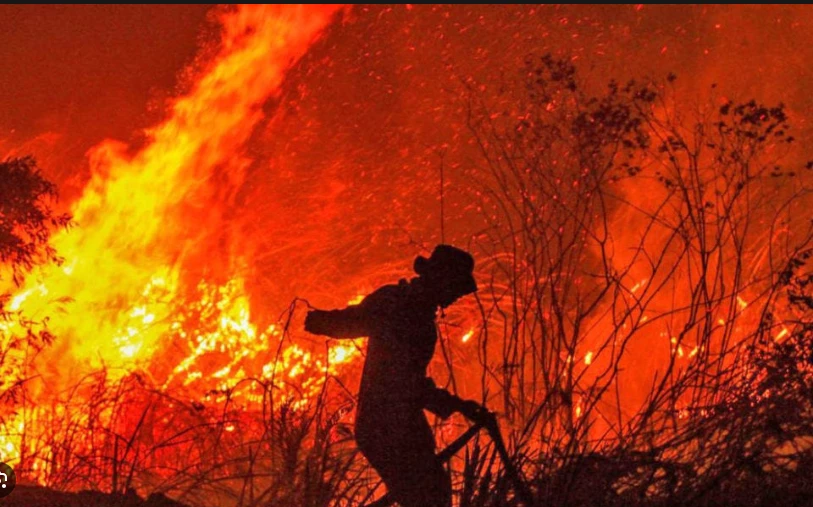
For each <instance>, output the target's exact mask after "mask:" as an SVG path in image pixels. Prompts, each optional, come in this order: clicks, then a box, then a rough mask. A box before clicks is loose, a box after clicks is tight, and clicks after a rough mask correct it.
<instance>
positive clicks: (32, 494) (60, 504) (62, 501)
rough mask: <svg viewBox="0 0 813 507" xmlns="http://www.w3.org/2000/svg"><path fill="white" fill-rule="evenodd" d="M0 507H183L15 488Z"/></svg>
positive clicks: (129, 497) (157, 498) (164, 501)
mask: <svg viewBox="0 0 813 507" xmlns="http://www.w3.org/2000/svg"><path fill="white" fill-rule="evenodd" d="M0 505H2V506H3V507H91V506H93V507H186V506H185V505H184V504H182V503H178V502H175V501H173V500H170V499H169V498H167V497H165V496H163V495H151V496H150V497H149V498H147V499H146V500H145V499H143V498H141V497H139V496H138V495H136V494H135V493H131V494H125V495H121V494H118V495H108V494H105V493H98V492H94V491H82V492H80V493H64V492H61V491H53V490H51V489H47V488H41V487H38V486H17V487H16V488H14V492H13V493H11V495H9V496H7V497H6V498H0Z"/></svg>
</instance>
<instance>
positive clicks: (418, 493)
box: [356, 409, 452, 507]
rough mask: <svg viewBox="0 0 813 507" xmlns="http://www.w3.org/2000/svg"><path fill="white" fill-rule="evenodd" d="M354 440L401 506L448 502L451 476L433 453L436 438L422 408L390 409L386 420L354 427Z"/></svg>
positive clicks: (436, 505)
mask: <svg viewBox="0 0 813 507" xmlns="http://www.w3.org/2000/svg"><path fill="white" fill-rule="evenodd" d="M356 439H357V441H358V445H359V449H360V450H361V452H362V454H364V456H365V457H366V458H367V460H368V461H369V462H370V464H371V465H372V466H373V468H375V469H376V471H377V472H378V474H379V475H380V476H381V479H382V480H383V481H384V484H386V486H387V490H388V491H390V493H392V495H393V497H394V499H395V500H396V501H397V502H398V503H399V504H400V505H401V506H402V507H449V506H450V505H451V502H452V488H451V479H450V477H449V474H448V473H447V472H446V470H445V468H444V467H443V463H442V462H441V461H440V460H439V459H438V458H437V456H436V455H435V439H434V436H433V435H432V429H431V427H430V426H429V423H428V422H427V421H426V416H424V414H423V411H422V410H420V409H417V410H416V409H410V410H398V411H394V412H393V411H390V412H388V413H387V418H386V423H385V422H384V421H380V424H374V425H365V427H364V428H357V434H356Z"/></svg>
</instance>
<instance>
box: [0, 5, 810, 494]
mask: <svg viewBox="0 0 813 507" xmlns="http://www.w3.org/2000/svg"><path fill="white" fill-rule="evenodd" d="M640 8H643V7H642V6H639V7H635V8H634V9H636V10H637V11H639V10H640ZM357 9H358V10H361V11H363V12H358V10H357V11H354V10H351V9H342V8H339V7H302V6H285V7H268V6H242V7H238V8H230V9H218V10H216V11H215V13H214V14H213V16H214V17H215V18H214V19H215V22H216V24H217V25H218V26H219V27H220V28H219V32H218V37H219V40H218V41H217V43H216V44H214V45H212V46H211V47H208V46H207V49H206V50H205V51H203V52H202V55H201V57H200V58H199V59H198V61H196V62H195V64H194V66H193V68H192V70H190V71H189V73H188V75H187V76H186V78H185V79H186V80H187V82H188V84H187V85H186V88H185V89H184V92H183V93H181V94H180V95H179V96H178V97H177V98H176V99H174V100H173V101H172V102H171V105H170V107H168V109H167V112H166V115H165V117H164V119H163V120H162V121H161V122H159V123H157V124H156V125H155V126H153V127H151V128H150V129H148V130H147V131H146V132H145V133H144V139H142V140H141V141H140V142H138V143H134V144H133V145H127V144H124V143H120V142H114V141H105V142H103V143H101V144H98V145H96V146H95V147H94V148H93V149H92V151H91V152H90V153H89V156H88V160H89V165H90V175H89V178H88V179H87V181H86V182H85V183H84V184H83V186H82V190H81V192H80V195H79V196H78V197H76V198H75V199H72V201H71V202H70V203H69V204H68V206H65V205H62V204H60V203H57V202H55V201H54V200H53V199H52V198H53V197H54V196H55V195H56V187H55V186H54V185H53V184H52V183H50V182H49V181H48V180H47V179H46V178H44V177H43V176H42V175H41V173H40V172H39V169H38V167H37V164H36V162H35V161H34V160H33V159H32V158H29V157H21V156H18V151H15V150H10V151H9V152H8V153H9V155H8V156H7V157H6V156H5V155H4V159H3V160H4V161H3V162H2V164H1V165H0V176H2V180H0V261H2V262H3V265H4V271H3V272H2V277H1V278H0V281H2V283H3V284H4V290H3V294H4V295H3V297H2V298H1V299H0V312H1V317H2V319H1V320H0V358H2V363H0V371H2V372H3V375H2V378H0V401H2V405H0V409H2V417H0V460H2V461H4V462H7V463H10V464H12V465H13V466H15V468H16V470H17V475H18V482H29V483H34V484H39V485H43V486H47V487H50V488H54V489H59V490H68V491H75V490H82V489H92V490H95V491H102V492H112V493H121V494H124V493H126V492H127V491H129V490H131V489H132V490H135V491H136V492H138V493H139V494H141V495H142V496H147V495H149V494H151V493H161V494H166V495H167V496H169V497H172V498H176V499H178V500H179V501H182V502H184V503H185V504H187V505H191V506H202V507H203V506H206V507H209V506H212V507H214V506H231V505H239V506H260V505H302V506H306V505H308V506H321V505H363V504H366V503H368V502H371V501H373V500H375V499H376V498H379V497H380V496H381V495H382V493H383V491H382V489H383V488H380V487H377V484H378V480H377V477H376V476H375V475H374V473H373V472H371V470H370V469H369V466H368V465H367V464H366V463H365V462H364V460H363V459H362V458H361V456H360V455H359V454H358V452H357V450H356V448H355V444H354V441H353V438H352V437H353V435H352V422H353V418H354V415H355V392H356V390H357V387H356V386H357V382H358V377H359V375H360V365H361V363H362V360H363V357H364V355H365V347H366V344H365V340H364V338H363V337H359V339H357V340H349V341H330V340H329V341H321V340H319V339H317V338H316V337H313V336H310V335H307V334H306V333H304V331H303V319H304V314H305V312H306V310H307V309H308V308H309V307H310V302H309V301H306V300H303V299H300V298H299V297H296V296H302V295H304V294H316V296H315V297H314V301H313V303H314V304H316V303H319V304H320V305H331V304H332V305H334V306H339V305H344V304H348V303H350V304H355V303H358V302H360V301H361V300H362V298H363V297H364V295H365V294H366V293H367V292H369V291H370V290H371V289H372V288H373V287H375V286H377V285H378V284H379V283H383V282H392V281H394V280H396V279H397V278H399V277H404V276H411V275H409V273H408V271H407V270H406V269H405V268H406V267H407V266H409V264H408V262H409V261H405V259H409V258H411V257H412V256H414V255H415V254H416V253H420V252H422V251H423V252H426V251H428V250H429V249H431V247H432V246H433V244H434V243H436V242H439V240H441V239H447V240H449V239H451V240H453V242H455V243H457V244H460V245H465V246H466V247H467V248H468V249H469V251H471V252H472V253H473V254H474V256H475V258H476V259H477V272H476V277H477V280H478V284H479V286H480V291H479V292H478V293H477V295H476V297H470V298H469V299H468V300H464V301H461V302H460V303H459V304H457V305H456V306H455V307H452V308H450V310H449V312H448V314H446V315H441V316H439V325H438V329H439V332H440V337H441V339H440V341H439V343H438V350H437V351H436V354H435V361H434V362H433V364H432V366H431V368H432V371H433V373H434V375H433V376H434V378H435V379H436V380H437V381H438V384H439V385H440V384H444V386H445V387H447V388H448V389H449V390H451V391H454V392H456V393H459V394H461V396H466V397H468V398H476V399H478V400H481V401H482V402H483V403H484V404H485V405H486V406H487V407H488V408H489V409H491V410H493V411H495V412H496V413H497V414H498V416H499V421H500V424H501V427H502V431H503V434H504V436H505V437H506V441H507V443H508V451H509V453H510V463H508V465H510V466H506V465H507V464H506V463H505V462H503V461H502V460H500V458H499V456H498V453H497V450H495V448H494V446H493V445H492V443H491V442H490V441H489V439H488V438H487V437H486V436H485V435H482V436H478V437H475V438H474V439H473V440H472V441H471V442H470V443H469V444H468V446H467V447H466V448H465V450H463V451H461V452H460V453H458V454H457V457H454V458H452V459H451V460H450V461H449V466H450V468H451V469H452V470H453V472H454V473H453V478H454V488H455V492H456V493H455V495H456V502H459V505H466V506H486V505H519V504H521V503H522V501H521V498H520V497H519V496H518V492H517V488H516V487H515V486H513V485H512V484H511V482H510V480H509V479H510V477H509V476H508V474H506V471H507V470H509V469H516V470H518V471H519V474H520V475H521V476H522V477H523V478H524V481H525V484H526V485H527V488H528V490H529V491H530V494H531V495H532V496H533V498H534V502H535V503H537V504H538V505H633V504H642V505H650V504H651V505H684V504H697V505H720V504H737V505H761V504H765V503H767V502H774V501H777V499H781V501H783V502H786V503H787V504H788V505H799V504H805V503H809V502H813V489H811V484H810V482H809V479H808V478H809V477H810V476H811V475H813V406H811V403H812V402H811V400H813V334H811V316H813V294H811V270H810V263H811V255H813V242H812V240H813V222H811V220H810V213H809V211H808V210H809V209H810V206H811V204H812V203H811V186H810V182H811V174H813V172H812V171H811V168H813V162H810V161H808V160H809V159H811V158H813V154H811V153H810V150H809V149H808V148H807V147H806V146H803V145H801V144H800V143H799V142H798V141H797V139H796V137H799V136H801V137H805V136H807V135H808V132H807V131H806V130H804V129H805V128H807V129H809V126H807V125H806V124H805V121H806V118H803V117H801V118H800V117H799V114H798V112H795V111H792V110H790V108H789V107H788V106H786V105H784V104H782V103H781V102H779V101H777V103H776V104H768V105H766V104H763V103H762V102H760V101H758V100H750V98H747V99H744V100H743V99H741V98H735V97H734V96H729V95H731V94H730V92H729V91H728V90H727V89H726V90H727V91H725V92H724V91H722V90H721V88H722V87H718V86H717V85H712V86H710V87H708V89H704V90H701V91H697V90H696V89H694V88H692V87H690V88H692V90H691V91H687V89H686V88H681V85H680V83H681V80H682V79H683V78H682V76H675V75H673V74H671V73H668V74H665V75H664V77H663V79H644V78H641V77H636V79H633V80H624V81H613V80H604V81H602V82H601V83H597V82H596V81H597V80H596V78H595V77H593V78H591V79H588V78H586V77H585V76H584V75H583V74H582V73H581V71H580V59H579V57H578V55H577V54H573V55H563V54H552V53H551V52H549V51H547V50H543V49H544V48H542V47H540V50H538V51H530V52H528V53H526V54H524V55H523V56H522V58H521V60H520V61H514V60H510V61H508V60H506V61H499V59H498V58H497V57H494V56H491V55H490V54H489V52H488V51H487V50H485V49H482V48H480V49H478V51H476V52H475V53H476V58H480V59H488V61H489V62H491V64H493V65H494V66H495V68H500V69H501V70H502V71H503V72H502V74H501V76H500V77H499V78H498V79H497V78H494V77H493V74H489V73H486V74H482V73H481V74H476V73H468V72H465V70H464V69H463V66H458V65H456V62H455V61H453V60H452V59H447V61H445V62H444V71H445V72H446V73H447V74H448V76H445V81H444V86H447V87H448V91H447V92H448V103H449V104H451V105H450V106H448V108H446V109H443V110H440V112H438V111H439V109H438V108H434V109H432V108H428V109H427V110H423V111H418V112H417V113H419V114H425V115H428V116H429V117H432V118H433V120H432V121H435V120H434V118H435V116H434V115H441V116H442V117H443V119H444V127H443V129H442V132H447V129H448V132H450V133H449V135H448V136H446V137H445V139H443V140H442V142H441V141H440V140H436V141H437V143H438V144H436V145H435V146H432V147H431V149H428V150H426V151H422V154H421V155H420V157H423V158H424V159H425V160H429V161H428V162H425V163H423V164H422V165H421V166H420V167H418V168H416V169H415V170H414V171H411V170H408V168H407V164H405V165H404V170H403V171H384V172H381V171H372V170H369V169H367V168H365V162H364V161H362V162H358V161H354V159H353V155H352V153H350V152H351V151H352V149H351V148H352V147H353V146H355V145H352V143H351V142H350V141H349V140H348V138H347V136H346V135H345V133H343V132H340V131H338V132H337V138H336V139H324V140H323V142H324V143H325V146H328V147H330V146H333V145H334V143H336V144H341V143H346V144H347V145H348V147H347V152H343V153H341V155H340V156H339V155H337V156H333V154H328V153H320V152H319V151H320V150H322V149H323V148H320V140H319V139H312V138H309V137H308V134H301V133H298V134H297V137H296V140H295V141H292V140H288V139H287V137H286V135H287V134H288V133H290V128H291V127H290V126H289V125H290V123H286V122H288V120H289V119H290V117H298V118H300V119H301V122H302V124H304V125H310V126H312V128H313V131H314V132H323V130H322V129H323V127H321V126H320V124H321V123H322V121H323V118H322V117H320V116H319V115H317V114H315V113H314V112H313V111H312V110H311V106H309V101H310V100H321V101H323V102H324V107H325V108H326V109H328V110H331V108H336V107H345V106H348V105H347V104H345V105H343V106H342V105H341V104H339V105H337V104H336V103H331V101H330V98H331V95H330V92H329V91H325V93H324V98H321V99H313V98H312V97H311V95H309V91H308V90H309V87H308V85H307V84H306V83H308V81H307V76H308V75H309V73H311V72H314V70H313V68H314V67H317V66H318V67H320V68H322V70H323V72H324V73H325V74H324V75H329V76H331V78H333V76H335V75H336V73H338V72H341V70H340V69H337V68H336V66H335V65H334V61H333V60H331V57H330V54H331V52H340V51H341V48H337V45H338V42H337V41H338V40H339V38H338V37H339V36H338V35H336V34H337V32H340V31H341V29H342V27H345V26H347V25H352V24H353V23H359V24H362V25H365V26H366V25H367V24H370V23H372V22H371V21H370V20H369V19H368V18H369V16H367V17H365V14H366V13H367V10H365V9H364V8H357ZM417 9H418V8H416V10H417ZM630 9H633V7H630ZM404 10H405V12H406V11H411V10H412V8H411V7H405V8H404ZM392 12H393V11H392V9H389V10H388V9H383V8H382V10H381V11H380V13H379V14H378V16H379V17H382V16H387V15H390V14H391V13H392ZM421 12H422V13H423V14H421V15H424V16H427V17H433V19H434V16H438V15H439V14H438V10H437V8H432V10H431V12H430V10H429V8H428V7H427V8H426V10H425V11H421ZM461 12H462V11H461ZM395 15H397V16H402V15H405V14H403V13H399V14H393V16H395ZM467 15H468V14H467ZM529 15H533V14H529ZM356 16H358V17H360V18H361V19H356ZM557 19H558V24H559V26H560V27H561V26H566V25H568V23H570V22H571V21H569V18H567V17H559V18H557ZM585 19H587V18H585ZM476 23H477V22H475V24H476ZM472 26H473V25H472ZM464 29H465V27H460V28H459V30H461V32H459V33H463V31H464ZM405 30H406V32H405V37H406V38H407V39H408V42H409V44H412V42H413V36H412V35H411V34H410V33H409V30H408V29H405ZM371 33H377V32H375V31H374V30H373V31H371ZM517 33H519V32H517ZM410 47H412V46H410ZM597 47H599V48H604V46H603V45H602V44H598V45H597ZM412 48H413V49H412V50H414V47H412ZM481 49H482V50H481ZM601 50H602V51H604V49H601ZM409 51H410V50H407V52H409ZM663 51H667V49H666V46H664V50H663ZM320 55H328V56H324V58H323V59H319V56H320ZM368 56H369V55H368ZM446 57H448V54H446ZM409 67H410V68H401V69H399V70H398V71H397V72H396V71H393V76H395V78H398V77H399V76H403V75H404V74H403V73H411V72H415V73H419V72H421V70H420V68H415V69H413V68H411V64H409ZM303 76H305V77H303ZM391 77H392V76H391ZM374 78H375V76H374V75H373V76H371V79H374ZM314 79H315V78H314ZM314 88H315V85H314ZM417 89H419V90H420V93H430V91H428V90H424V89H423V87H420V86H419V87H417ZM431 93H434V92H431ZM364 107H366V108H369V110H370V111H371V112H370V113H369V114H370V115H371V116H372V117H375V115H386V114H388V113H387V112H386V111H385V110H386V109H387V108H390V107H395V106H394V105H393V104H389V103H387V102H386V101H379V102H376V103H367V104H365V106H364ZM349 109H352V106H349ZM356 114H360V113H356ZM393 114H395V113H393ZM443 115H445V116H443ZM799 124H801V131H799V132H797V131H798V130H799V127H798V125H799ZM422 128H423V127H422ZM365 132H366V130H365ZM444 136H445V134H444ZM403 137H404V136H403V135H402V136H401V137H399V138H398V139H399V141H400V140H402V138H403ZM371 142H372V141H371ZM303 145H307V146H310V150H312V151H313V152H314V153H307V154H299V153H298V152H297V150H298V149H300V148H301V147H302V146H303ZM2 146H3V145H0V147H2ZM423 149H424V147H420V148H418V147H416V146H414V145H410V144H405V145H404V146H403V147H402V150H403V151H402V152H401V157H402V159H403V160H410V159H411V158H412V157H413V156H414V155H413V154H411V153H410V152H411V151H413V152H414V151H420V150H423ZM297 157H299V158H297ZM319 157H323V158H325V159H327V160H329V161H328V162H317V159H318V158H319ZM309 163H313V165H314V167H315V169H314V174H313V175H310V174H303V175H300V174H299V173H298V172H297V171H298V170H299V169H301V168H302V164H309ZM268 172H273V173H274V175H275V178H276V179H274V180H273V181H274V185H269V184H268V183H267V181H269V180H267V179H266V178H268V176H267V174H266V173H268ZM300 187H303V188H307V190H302V189H301V188H300ZM438 197H440V199H438ZM438 200H440V203H442V204H441V205H442V206H443V208H442V209H443V214H444V215H445V216H443V221H442V222H441V221H439V215H440V213H441V212H440V209H441V207H440V206H438V204H439V203H438ZM63 207H64V208H65V212H64V213H63V212H62V211H59V210H62V209H63ZM435 210H437V211H435ZM381 215H386V216H384V217H382V216H381ZM439 223H441V224H443V225H441V228H442V229H441V228H437V227H436V226H435V224H439ZM427 224H430V225H427ZM436 229H437V230H436ZM441 231H443V232H441ZM446 234H451V235H453V237H451V238H449V237H446V238H443V237H442V236H444V235H446ZM293 257H295V259H293ZM351 259H355V260H353V261H351ZM367 265H369V268H368V267H365V266H367ZM317 298H318V301H316V299H317ZM435 429H436V432H435V433H436V439H437V441H438V445H439V447H443V446H444V445H446V444H448V443H450V442H452V441H453V440H454V439H455V438H456V437H458V436H459V435H460V434H461V433H463V432H464V431H465V424H464V421H463V420H462V419H458V418H452V419H449V420H446V421H442V422H441V421H437V422H436V424H435Z"/></svg>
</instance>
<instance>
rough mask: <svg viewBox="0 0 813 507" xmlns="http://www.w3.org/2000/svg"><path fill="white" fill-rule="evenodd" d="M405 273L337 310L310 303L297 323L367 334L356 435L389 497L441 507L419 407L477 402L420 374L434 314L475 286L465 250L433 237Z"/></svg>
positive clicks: (438, 474)
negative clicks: (411, 273)
mask: <svg viewBox="0 0 813 507" xmlns="http://www.w3.org/2000/svg"><path fill="white" fill-rule="evenodd" d="M414 270H415V272H416V273H417V274H418V276H417V277H415V278H412V279H411V280H409V281H407V280H404V279H402V280H400V281H399V282H398V283H397V284H394V285H386V286H384V287H381V288H379V289H378V290H376V291H375V292H373V293H372V294H370V295H369V296H367V297H366V298H364V300H363V301H362V302H361V303H360V304H358V305H350V306H348V307H347V308H345V309H342V310H332V311H324V310H312V311H310V312H308V315H307V318H306V319H305V329H306V330H307V331H309V332H311V333H315V334H321V335H327V336H330V337H333V338H357V337H360V336H367V337H369V342H368V346H367V359H366V362H365V363H364V371H363V373H362V378H361V388H360V392H359V397H358V410H357V413H356V427H355V430H356V431H355V433H356V442H357V444H358V448H359V450H360V451H361V452H362V454H364V456H365V457H366V458H367V460H368V461H369V462H370V464H371V465H372V466H373V467H374V468H375V469H376V471H377V472H378V474H379V475H380V476H381V479H382V480H383V481H384V484H385V485H386V486H387V489H388V490H389V493H390V495H391V496H392V498H393V500H395V501H397V502H398V503H399V504H400V505H402V506H403V507H448V506H450V505H451V496H452V493H451V482H450V477H449V474H448V473H447V472H446V470H445V469H444V466H443V463H442V462H441V461H440V459H439V458H438V457H437V456H436V455H435V439H434V437H433V435H432V429H431V427H430V426H429V423H428V421H427V420H426V416H425V415H424V413H423V409H427V410H429V411H431V412H433V413H434V414H436V415H438V416H439V417H441V418H443V419H445V418H447V417H449V416H450V415H451V414H453V413H454V412H460V413H462V414H463V415H464V416H466V417H467V418H469V419H471V420H477V419H478V417H480V416H481V414H482V413H483V412H482V410H483V408H482V407H481V406H480V405H479V404H478V403H476V402H474V401H469V400H463V399H460V398H458V397H457V396H454V395H452V394H451V393H449V392H448V391H446V390H443V389H440V388H438V387H436V386H435V383H434V382H433V381H432V379H431V378H429V377H427V376H426V368H427V366H428V365H429V362H430V360H431V359H432V355H433V354H434V351H435V344H436V342H437V337H438V335H437V328H436V327H435V314H436V312H437V310H438V307H440V308H446V307H447V306H449V305H451V304H452V303H454V302H455V301H456V300H457V299H459V298H460V297H462V296H464V295H466V294H471V293H473V292H475V291H476V290H477V284H476V282H475V280H474V276H473V270H474V259H473V258H472V256H471V255H470V254H469V253H468V252H465V251H464V250H460V249H459V248H455V247H453V246H449V245H438V246H437V247H435V249H434V251H433V252H432V255H431V256H430V257H429V258H426V257H423V256H419V257H418V258H416V259H415V263H414Z"/></svg>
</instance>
